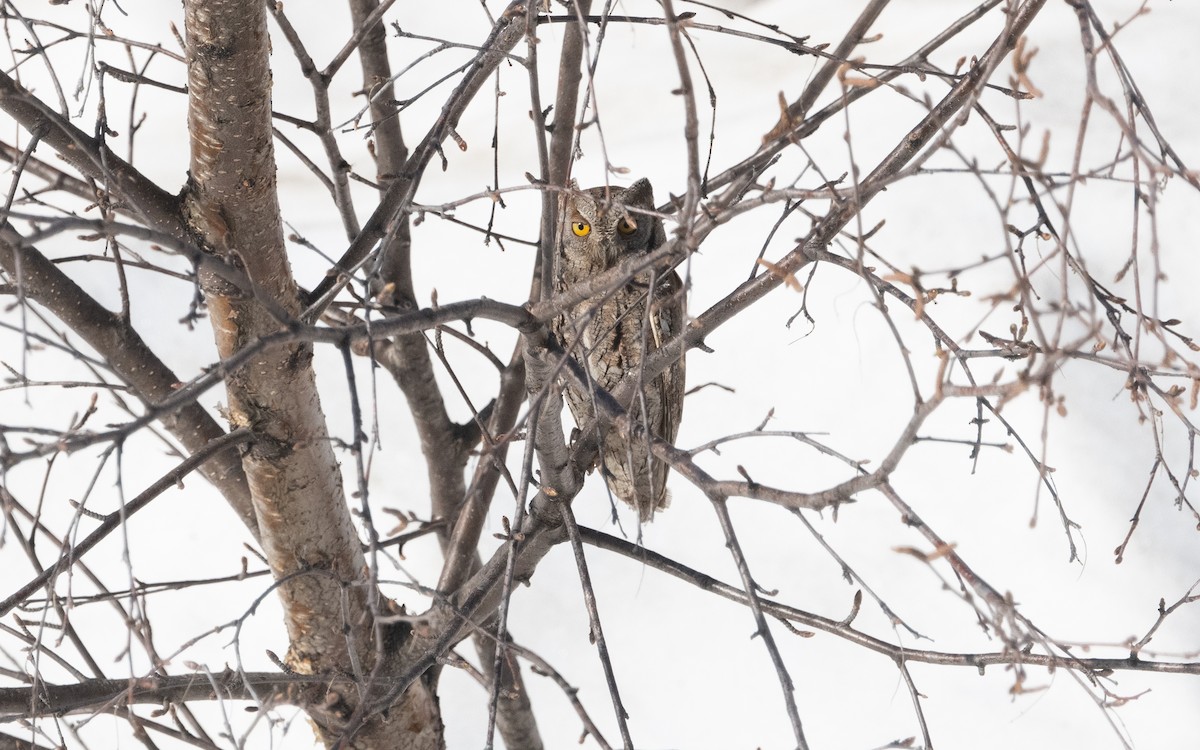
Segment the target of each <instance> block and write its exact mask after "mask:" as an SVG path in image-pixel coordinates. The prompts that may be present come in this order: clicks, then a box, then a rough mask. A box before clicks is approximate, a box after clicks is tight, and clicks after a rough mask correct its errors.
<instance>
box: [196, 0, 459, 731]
mask: <svg viewBox="0 0 1200 750" xmlns="http://www.w3.org/2000/svg"><path fill="white" fill-rule="evenodd" d="M185 13H186V17H185V24H186V29H187V43H188V90H189V111H188V125H189V128H190V132H191V144H192V152H191V182H190V184H189V186H188V191H187V195H186V202H185V212H186V215H187V219H188V222H189V225H190V227H191V229H192V231H193V232H195V234H196V235H197V236H198V237H199V238H200V240H201V241H202V242H203V243H204V245H205V247H206V248H207V249H208V250H209V251H211V252H213V253H215V254H218V255H220V256H222V257H224V258H225V259H226V260H227V261H228V262H229V263H231V264H235V265H237V266H240V267H242V268H243V269H244V270H245V271H246V273H247V275H248V276H249V277H250V278H251V279H252V280H253V282H254V283H255V285H256V297H257V296H258V295H261V296H264V297H267V298H269V300H270V301H273V302H274V303H275V304H276V305H277V306H278V308H282V310H284V311H285V312H286V313H287V314H288V315H290V316H296V317H298V316H299V314H300V312H301V306H300V298H299V292H298V289H297V287H296V283H295V281H294V279H293V277H292V273H291V268H290V266H289V263H288V259H287V255H286V252H285V247H284V236H283V231H282V224H281V221H280V213H279V202H278V195H277V190H276V177H275V170H276V167H275V160H274V150H273V143H272V134H271V74H270V70H269V67H268V55H269V51H270V40H269V37H268V34H267V24H266V9H265V6H264V4H263V3H261V2H253V1H251V2H245V0H188V1H187V2H185ZM204 283H205V292H206V299H207V302H208V307H209V313H210V315H211V318H212V323H213V330H214V333H215V337H216V341H217V346H218V349H219V352H220V354H221V356H222V357H223V358H224V357H228V356H230V355H232V354H234V353H235V352H237V351H239V350H240V349H242V348H243V347H244V346H246V345H247V344H249V343H251V342H254V341H255V340H257V339H259V338H260V337H262V336H264V335H266V334H269V333H273V332H277V331H279V330H280V329H281V328H282V327H283V322H282V321H280V320H278V319H277V318H276V317H274V316H273V315H272V314H271V313H270V312H269V311H268V308H267V307H266V306H264V305H263V304H262V303H261V300H260V299H258V298H247V297H246V295H244V294H238V293H235V292H233V290H231V289H229V288H227V287H226V286H225V285H224V284H222V283H221V282H220V281H219V280H216V279H213V278H206V279H205V280H204ZM225 384H226V388H227V391H228V396H229V415H230V420H231V421H232V422H233V423H234V424H236V425H238V426H246V427H249V428H250V429H251V430H253V431H254V434H255V438H256V439H255V442H254V443H253V445H252V447H251V448H250V450H249V451H247V453H246V455H245V457H244V458H243V466H244V468H245V472H246V476H247V479H248V481H249V485H250V492H251V498H252V500H253V503H254V508H255V511H256V513H257V516H258V523H259V531H260V536H261V541H262V546H263V551H264V552H265V553H266V556H267V559H268V561H269V562H270V565H271V568H272V570H273V572H274V574H275V578H276V580H278V581H280V582H281V583H280V587H279V595H280V598H281V599H282V602H283V606H284V612H285V618H286V624H287V630H288V635H289V637H290V641H291V642H290V645H289V648H288V655H287V662H288V664H289V665H290V667H291V668H292V669H294V670H296V671H298V672H302V673H308V674H328V675H329V676H330V683H329V687H328V689H323V690H321V691H320V693H319V694H314V695H311V696H305V698H306V699H307V700H306V701H302V702H305V703H306V704H307V708H308V709H309V713H310V715H311V716H312V717H313V719H314V721H315V723H316V724H317V726H318V727H319V729H320V732H321V735H322V739H323V740H324V741H325V742H326V743H327V744H332V743H333V742H335V741H336V740H337V738H338V737H339V736H340V735H341V731H340V729H341V726H342V723H343V722H344V721H345V720H347V719H349V717H350V716H351V715H352V714H353V712H354V710H355V708H356V707H357V705H358V702H359V700H360V698H361V696H362V693H363V691H362V689H361V687H360V686H355V685H354V684H353V683H354V682H359V683H360V684H361V683H362V682H363V681H364V680H366V679H367V677H368V676H369V675H370V673H371V671H372V670H373V669H374V668H375V666H376V662H377V661H380V659H379V658H378V657H379V655H380V653H381V651H379V650H378V648H377V639H376V637H375V634H376V628H375V626H374V618H373V616H372V612H371V609H370V607H369V605H368V602H369V601H370V600H372V599H373V598H375V597H374V595H373V584H372V583H371V582H370V581H369V580H368V579H367V577H366V564H365V560H364V556H363V553H362V547H361V544H360V540H359V537H358V534H357V532H356V530H355V528H354V525H353V522H352V520H351V517H350V512H349V509H348V508H347V506H346V499H345V496H344V494H343V490H342V477H341V473H340V471H339V468H338V463H337V461H336V459H335V457H334V454H333V450H332V446H331V444H330V439H329V435H328V434H327V430H326V423H325V418H324V415H323V413H322V410H321V404H320V399H319V397H318V394H317V389H316V383H315V378H314V374H313V369H312V347H311V345H308V344H291V345H288V346H285V347H273V348H270V349H267V350H265V351H263V352H262V353H261V354H259V355H258V356H256V357H255V358H254V359H253V360H251V361H250V362H248V363H246V364H245V365H243V366H241V367H239V368H238V369H236V370H233V371H231V372H229V373H227V374H226V376H225ZM441 734H442V732H441V721H440V717H439V712H438V709H437V701H436V698H435V697H434V696H433V695H432V693H430V692H428V691H426V690H425V688H424V685H423V683H422V682H420V681H418V682H417V683H416V684H415V685H414V686H413V688H412V690H410V691H409V694H408V695H406V696H405V698H404V699H402V701H401V705H400V706H399V707H397V708H396V709H394V710H393V711H392V712H391V715H390V718H389V720H388V721H387V722H384V721H383V720H381V719H379V718H376V719H374V720H372V721H370V722H368V723H367V724H366V725H365V726H364V727H363V728H362V729H361V730H360V731H359V732H358V733H357V735H356V738H355V740H354V741H353V743H352V746H353V747H360V748H383V747H387V748H395V747H404V748H420V749H422V750H424V749H425V748H439V747H441V746H442V740H441Z"/></svg>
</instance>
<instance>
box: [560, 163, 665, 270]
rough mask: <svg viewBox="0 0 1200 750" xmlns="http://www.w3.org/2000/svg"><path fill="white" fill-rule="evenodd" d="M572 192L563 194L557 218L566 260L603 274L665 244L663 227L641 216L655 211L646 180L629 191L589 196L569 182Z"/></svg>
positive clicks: (598, 192) (613, 189) (594, 190)
mask: <svg viewBox="0 0 1200 750" xmlns="http://www.w3.org/2000/svg"><path fill="white" fill-rule="evenodd" d="M571 190H572V192H569V193H566V194H565V197H564V199H563V210H562V212H561V226H562V230H561V235H560V236H561V238H562V253H563V255H564V257H565V258H567V259H569V260H574V261H577V262H582V263H584V264H585V265H588V266H593V267H596V268H599V269H604V268H609V267H611V266H613V265H615V264H616V263H617V262H618V261H620V260H621V259H622V258H623V257H625V256H627V255H629V254H631V253H644V252H647V251H649V250H653V249H654V248H656V247H658V246H659V245H661V244H662V243H663V242H664V241H665V239H666V236H665V234H664V233H663V228H662V221H661V220H659V219H657V218H656V217H654V216H650V215H647V214H645V213H641V212H640V211H653V210H654V188H653V187H651V185H650V181H649V180H647V179H645V178H642V179H640V180H638V181H637V182H635V183H633V184H632V185H630V186H629V187H627V188H619V187H595V188H589V189H587V190H579V188H578V186H577V185H576V184H575V182H574V181H572V182H571ZM639 210H640V211H639Z"/></svg>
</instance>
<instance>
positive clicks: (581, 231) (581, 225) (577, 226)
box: [571, 221, 592, 237]
mask: <svg viewBox="0 0 1200 750" xmlns="http://www.w3.org/2000/svg"><path fill="white" fill-rule="evenodd" d="M571 231H572V232H574V233H575V236H576V237H587V236H588V235H589V234H591V233H592V225H591V224H588V223H587V222H586V221H577V222H574V223H573V224H571Z"/></svg>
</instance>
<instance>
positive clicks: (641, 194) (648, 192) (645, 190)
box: [621, 177, 654, 208]
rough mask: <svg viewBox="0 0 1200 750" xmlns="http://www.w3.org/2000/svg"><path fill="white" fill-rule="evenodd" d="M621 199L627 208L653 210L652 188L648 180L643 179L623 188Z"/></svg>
mask: <svg viewBox="0 0 1200 750" xmlns="http://www.w3.org/2000/svg"><path fill="white" fill-rule="evenodd" d="M621 198H622V202H623V203H625V205H627V206H641V207H644V208H654V187H653V186H652V185H651V184H650V180H647V179H646V178H645V177H643V178H641V179H639V180H638V181H637V182H635V183H633V184H632V185H630V186H629V187H627V188H625V192H624V194H623V195H622V196H621Z"/></svg>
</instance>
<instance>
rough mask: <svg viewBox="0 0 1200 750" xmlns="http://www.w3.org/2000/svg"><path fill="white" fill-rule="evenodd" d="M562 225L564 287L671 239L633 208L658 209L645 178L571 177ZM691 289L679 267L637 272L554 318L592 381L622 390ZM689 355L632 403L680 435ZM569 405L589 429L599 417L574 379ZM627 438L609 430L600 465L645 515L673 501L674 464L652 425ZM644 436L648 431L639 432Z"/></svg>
mask: <svg viewBox="0 0 1200 750" xmlns="http://www.w3.org/2000/svg"><path fill="white" fill-rule="evenodd" d="M559 208H560V211H559V224H560V225H561V229H560V235H559V242H558V256H557V258H556V265H557V268H556V281H557V285H558V290H559V291H564V290H566V289H569V288H570V287H572V286H574V285H575V284H577V283H579V282H581V281H585V280H587V279H589V278H591V277H593V276H595V275H596V274H599V273H601V272H603V271H606V270H608V269H610V268H612V267H613V266H615V265H617V264H618V263H620V262H621V261H623V260H625V259H626V258H628V257H630V256H632V255H639V254H644V253H648V252H650V251H651V250H653V249H655V248H657V247H658V246H659V245H661V244H663V242H665V241H666V234H665V233H664V231H663V225H662V221H661V220H660V219H658V218H656V217H654V216H650V215H647V214H644V213H637V212H635V211H632V210H630V209H644V210H647V211H654V189H653V188H652V187H651V186H650V182H649V181H648V180H645V179H641V180H638V181H637V182H635V183H634V184H633V185H631V186H630V187H627V188H617V187H613V188H604V187H597V188H591V189H588V190H579V189H578V187H577V186H576V185H575V183H574V182H573V181H572V183H571V191H570V192H567V193H564V194H563V198H562V200H561V201H560V203H559ZM683 316H684V288H683V282H682V281H681V280H680V278H679V275H678V274H677V273H675V272H674V271H672V272H670V273H668V274H665V275H661V274H660V275H658V276H657V277H653V278H652V277H651V275H650V274H649V273H645V274H642V275H638V276H635V277H633V278H631V279H629V280H628V281H627V282H626V283H625V285H624V286H622V287H619V288H618V289H617V290H616V291H614V292H612V293H611V294H608V295H599V296H597V297H593V298H591V299H587V300H585V301H583V302H580V303H579V304H577V305H575V306H574V307H572V308H571V309H569V310H566V311H565V312H564V313H563V314H562V315H561V316H559V318H558V319H557V320H555V321H554V325H553V329H554V333H555V335H556V336H557V337H558V339H559V341H560V342H561V343H562V345H563V348H564V349H565V350H566V351H567V352H568V353H569V354H570V356H572V357H574V358H575V359H576V361H578V362H579V363H580V364H581V365H583V367H584V368H585V369H586V370H587V372H588V375H589V378H590V380H591V382H592V383H593V384H594V385H596V386H598V387H600V388H604V389H606V390H612V389H613V388H615V387H616V385H617V383H619V382H620V381H621V379H622V378H623V377H625V376H626V375H627V374H629V373H633V375H632V376H631V377H634V378H637V377H639V375H638V371H639V369H640V368H641V364H642V361H643V359H644V358H645V357H646V356H647V355H649V354H650V353H652V352H654V351H655V350H656V349H658V348H659V347H660V346H662V344H663V342H665V341H667V340H668V339H670V338H671V337H672V336H674V335H675V334H677V333H679V331H680V330H681V329H682V327H683ZM683 375H684V365H683V360H682V359H680V360H679V361H678V362H676V363H674V364H673V365H671V367H669V368H667V370H665V371H664V372H663V373H662V374H661V375H659V376H658V377H657V378H655V379H654V380H652V381H650V382H645V383H642V384H641V390H640V392H639V393H638V395H636V396H635V397H634V399H633V402H632V403H631V404H630V405H629V415H630V418H631V419H632V420H633V422H634V424H640V425H643V426H645V427H646V428H648V432H649V433H650V434H653V435H655V436H657V437H659V438H662V439H663V440H666V441H668V442H674V441H675V436H676V434H677V433H678V432H679V419H680V417H681V416H682V414H683V390H684V389H683ZM566 397H567V404H568V405H569V406H570V408H571V413H572V415H573V416H574V417H575V422H576V424H578V425H579V426H580V428H583V427H584V426H586V425H587V424H588V423H589V422H591V420H592V415H593V408H592V396H591V392H590V391H588V390H585V389H582V388H578V387H576V386H573V385H570V384H568V387H567V389H566ZM631 434H633V435H635V437H633V438H632V439H626V438H624V437H622V436H621V435H620V434H618V433H617V431H616V430H612V431H609V432H608V433H607V434H604V435H601V436H600V437H601V438H602V441H601V443H600V459H599V466H600V471H601V473H602V474H603V475H604V477H605V479H606V480H607V482H608V487H609V489H610V490H612V493H613V494H614V495H616V496H617V497H618V498H620V499H621V500H622V501H624V502H626V503H628V504H629V505H631V506H633V507H634V508H635V509H636V510H637V512H638V518H639V519H640V520H641V521H643V522H645V521H649V520H651V519H652V518H653V516H654V512H655V511H656V510H659V509H661V508H664V507H666V505H667V499H668V498H667V487H666V484H667V464H665V463H663V462H662V461H661V460H659V459H658V458H656V457H655V456H654V455H652V454H651V452H650V449H649V448H650V441H649V438H648V436H647V435H646V430H632V431H631ZM639 434H641V437H640V438H639V437H636V435H639Z"/></svg>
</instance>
